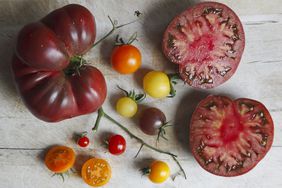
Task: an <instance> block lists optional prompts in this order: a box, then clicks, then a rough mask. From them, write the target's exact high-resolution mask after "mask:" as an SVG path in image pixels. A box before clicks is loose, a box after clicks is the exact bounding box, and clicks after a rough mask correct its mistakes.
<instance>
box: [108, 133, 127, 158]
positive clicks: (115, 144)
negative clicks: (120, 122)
mask: <svg viewBox="0 0 282 188" xmlns="http://www.w3.org/2000/svg"><path fill="white" fill-rule="evenodd" d="M125 148H126V141H125V139H124V138H123V136H121V135H114V136H112V137H111V138H110V139H109V152H110V153H111V154H113V155H120V154H122V153H123V152H124V151H125Z"/></svg>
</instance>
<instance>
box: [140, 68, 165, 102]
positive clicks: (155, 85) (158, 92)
mask: <svg viewBox="0 0 282 188" xmlns="http://www.w3.org/2000/svg"><path fill="white" fill-rule="evenodd" d="M143 88H144V90H145V92H146V93H147V94H148V95H150V96H151V97H153V98H164V97H167V96H169V94H170V81H169V78H168V76H167V75H166V74H165V73H163V72H160V71H151V72H149V73H147V74H146V75H145V77H144V79H143Z"/></svg>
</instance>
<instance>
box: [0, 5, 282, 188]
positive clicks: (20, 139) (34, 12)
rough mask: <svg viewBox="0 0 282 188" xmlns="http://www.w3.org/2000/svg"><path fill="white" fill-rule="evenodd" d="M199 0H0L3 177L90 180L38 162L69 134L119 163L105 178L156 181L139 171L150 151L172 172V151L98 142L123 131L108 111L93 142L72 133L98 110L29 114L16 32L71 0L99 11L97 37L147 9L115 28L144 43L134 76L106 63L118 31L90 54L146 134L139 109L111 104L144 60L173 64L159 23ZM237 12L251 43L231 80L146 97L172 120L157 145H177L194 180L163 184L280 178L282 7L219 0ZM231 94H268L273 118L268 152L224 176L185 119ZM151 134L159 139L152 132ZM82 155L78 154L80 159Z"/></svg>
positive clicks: (136, 80) (16, 186)
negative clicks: (194, 152)
mask: <svg viewBox="0 0 282 188" xmlns="http://www.w3.org/2000/svg"><path fill="white" fill-rule="evenodd" d="M196 2H198V1H196V0H190V1H187V0H177V1H175V0H154V1H150V0H143V1H137V0H107V1H103V0H96V1H93V0H86V1H82V0H81V1H79V0H76V1H70V0H62V1H61V0H60V1H56V0H47V1H46V0H38V1H36V0H11V1H9V0H0V59H1V61H0V138H1V142H0V187H7V188H25V187H27V188H33V187H34V188H38V187H40V188H47V187H48V188H49V187H68V188H71V187H88V186H86V185H85V184H83V182H82V180H81V179H80V178H79V177H78V175H77V176H75V175H74V176H73V177H70V178H68V179H67V180H66V181H65V182H64V183H63V182H62V181H61V179H59V178H57V177H54V178H51V173H49V172H48V171H47V170H46V168H45V167H44V165H43V163H42V157H43V156H44V151H45V149H46V148H48V147H49V146H51V145H56V144H64V145H68V146H72V147H74V148H75V149H76V152H77V154H78V158H79V161H80V163H81V162H82V161H84V160H85V159H86V158H88V157H89V155H91V156H99V157H104V158H106V159H107V160H109V162H110V164H111V166H112V168H113V178H112V179H111V182H110V184H109V185H108V186H106V187H115V188H119V187H122V188H124V187H133V186H135V187H136V188H139V187H152V188H153V187H160V186H156V185H153V184H151V183H150V182H149V181H148V180H147V179H146V178H144V177H141V175H140V174H139V172H138V170H137V169H138V168H141V167H143V165H146V164H147V163H148V162H149V161H150V159H152V158H158V159H163V160H167V161H168V162H169V164H170V165H171V168H172V171H173V172H174V173H175V172H176V171H177V167H176V166H175V164H174V162H173V161H171V159H170V158H167V157H166V156H164V155H160V154H158V153H154V152H151V151H148V150H146V149H145V150H144V151H142V153H141V155H140V156H139V158H137V159H133V156H134V155H135V153H136V151H137V150H138V147H136V146H137V145H138V143H136V142H135V141H133V140H130V138H129V137H127V136H126V139H127V141H128V149H127V152H126V154H125V155H123V156H120V157H113V156H111V155H109V154H108V153H106V150H105V149H104V148H103V146H101V144H102V142H101V140H102V139H103V138H105V137H106V136H107V135H108V134H109V133H111V132H114V133H121V134H122V133H123V132H122V131H121V130H120V129H118V128H117V127H115V125H112V124H111V123H110V122H109V121H106V120H103V122H102V125H101V129H100V130H99V132H98V134H97V135H95V136H93V135H91V136H90V137H91V141H92V142H94V144H92V145H91V146H90V148H88V149H87V150H81V149H79V148H77V147H76V144H75V142H74V140H73V134H74V133H75V132H81V131H84V130H87V131H90V130H91V128H92V126H93V122H94V120H95V117H96V114H95V113H94V114H90V115H85V116H81V117H77V118H74V119H71V120H66V121H63V122H60V123H57V124H48V123H45V122H42V121H40V120H38V119H36V118H35V117H33V116H32V115H31V114H30V113H29V112H28V111H27V110H26V108H25V107H24V105H23V103H22V101H21V100H20V98H19V96H18V94H17V92H16V90H15V88H14V85H13V82H12V77H11V74H10V71H9V63H10V60H11V57H12V53H13V49H14V44H15V38H16V34H17V32H18V31H19V29H20V28H21V27H22V26H23V25H24V24H26V23H28V22H32V21H36V20H38V19H39V18H40V17H42V16H44V15H45V14H47V13H48V12H50V11H51V10H53V9H55V8H58V7H61V6H63V5H65V4H68V3H80V4H82V5H85V6H87V7H88V8H89V9H90V10H91V11H92V12H93V14H94V15H95V17H96V21H97V28H98V36H97V37H98V38H100V37H101V36H102V35H103V34H104V33H105V32H107V31H108V30H110V29H111V26H110V23H109V22H108V20H107V15H110V16H111V17H113V18H115V19H117V20H119V21H120V22H121V23H124V22H126V21H128V20H130V19H131V18H133V12H134V11H135V10H137V9H138V10H139V11H141V12H142V13H143V14H144V15H143V18H142V19H141V20H140V21H139V22H138V23H136V24H133V25H130V26H128V28H126V29H123V30H120V31H118V33H119V34H121V35H123V36H129V35H130V34H132V33H133V32H135V31H138V35H139V42H138V43H136V45H137V46H138V47H139V48H140V49H141V50H142V55H143V66H142V69H141V70H140V71H139V72H138V73H137V74H136V75H134V76H120V75H118V74H117V73H115V72H114V71H113V70H112V69H111V68H110V66H109V53H110V51H111V48H112V44H113V43H112V41H113V39H114V36H112V37H111V38H109V39H108V40H106V41H105V42H104V43H103V44H101V45H100V46H98V47H97V48H96V49H93V50H91V51H90V52H89V53H88V54H87V55H86V58H87V60H88V61H89V62H90V63H92V64H93V65H95V66H97V67H98V68H99V69H100V70H101V71H102V72H103V73H104V74H105V76H106V79H107V84H108V88H109V93H108V98H107V100H106V102H105V104H104V109H105V111H107V112H108V113H110V114H112V115H113V116H114V117H115V118H116V119H118V120H119V121H121V122H122V123H124V124H125V125H126V126H127V127H129V128H130V129H131V130H132V131H133V132H134V133H136V134H137V135H139V136H141V137H144V135H143V134H142V133H141V132H140V131H139V130H138V127H137V119H136V118H135V119H133V120H125V119H123V118H121V117H119V116H118V115H116V114H115V112H114V108H113V107H114V104H115V101H116V99H117V98H118V97H119V96H120V94H119V91H118V89H116V85H117V84H119V85H121V86H123V87H125V88H127V89H131V88H136V89H137V90H140V91H142V90H141V86H140V82H141V78H142V76H143V75H144V73H145V72H146V71H147V70H148V69H158V70H166V71H171V72H173V71H174V70H175V67H173V66H172V65H171V64H169V63H168V62H167V60H166V59H165V58H164V57H163V55H162V52H161V48H160V44H161V38H162V33H163V31H164V29H165V27H166V26H167V24H168V23H169V21H170V20H171V19H172V18H173V17H174V16H175V15H177V14H179V13H180V12H181V11H183V10H184V9H185V8H186V7H188V6H190V5H192V4H194V3H196ZM219 2H222V3H226V4H227V5H229V6H230V7H231V8H232V9H234V11H235V12H237V13H238V14H239V16H240V18H241V20H242V22H243V24H244V28H245V32H246V39H247V40H246V50H245V53H244V55H243V59H242V63H241V64H240V67H239V69H238V71H237V73H236V74H235V76H233V77H232V78H231V79H230V80H229V81H228V82H227V83H226V84H224V85H222V86H220V87H218V88H216V89H212V90H209V91H198V90H194V89H192V88H190V87H188V86H183V85H182V84H179V85H177V87H176V89H177V97H176V98H174V99H167V100H153V99H151V98H148V99H147V100H146V103H144V105H143V106H141V109H142V108H144V106H146V105H150V106H157V107H158V108H160V109H162V110H163V111H164V112H165V114H166V115H167V119H170V120H172V122H173V123H174V124H175V126H174V128H172V129H170V130H169V131H168V135H169V139H170V141H169V142H162V143H161V144H160V146H159V147H161V148H165V149H167V150H169V151H172V152H174V153H176V154H178V155H179V158H180V161H181V163H182V164H183V166H184V168H185V170H186V171H187V174H188V180H187V181H185V180H184V179H183V178H177V179H176V181H175V182H173V181H172V180H169V181H168V182H166V183H165V184H164V185H163V186H162V187H166V188H174V187H175V188H176V187H177V188H182V187H183V188H184V187H188V186H189V187H193V188H194V187H207V186H208V187H210V188H213V187H216V188H218V187H244V188H245V187H246V188H247V187H272V188H280V187H282V180H281V175H282V129H281V124H282V116H281V114H282V66H281V63H282V53H281V52H282V35H281V33H282V11H281V1H280V0H271V1H268V0H258V1H256V2H255V3H254V1H253V0H244V1H232V0H221V1H219ZM210 93H212V94H225V95H228V96H232V97H233V98H239V97H248V98H253V99H256V100H259V101H261V102H263V103H264V104H265V105H266V107H267V108H268V109H269V110H270V112H271V115H272V117H273V120H274V123H275V139H274V144H273V147H272V148H271V150H270V152H269V153H268V155H267V156H266V157H265V159H264V160H263V161H262V162H261V163H259V165H258V166H257V167H256V168H255V169H254V170H252V171H251V172H250V173H248V174H246V175H244V176H240V177H236V178H221V177H217V176H214V175H211V174H208V173H207V172H205V171H204V170H202V169H201V167H200V166H199V165H198V164H197V163H196V161H195V160H194V159H193V157H192V156H191V154H190V151H189V149H188V124H189V119H190V116H191V113H192V112H193V109H194V108H195V106H196V105H197V103H198V102H199V101H200V100H201V99H202V98H204V97H205V96H206V95H208V94H210ZM146 140H147V141H148V142H149V143H151V144H155V138H152V137H150V138H147V137H146ZM80 165H81V164H76V168H77V169H79V166H80Z"/></svg>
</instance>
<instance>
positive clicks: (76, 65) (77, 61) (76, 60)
mask: <svg viewBox="0 0 282 188" xmlns="http://www.w3.org/2000/svg"><path fill="white" fill-rule="evenodd" d="M86 64H87V61H86V60H85V59H84V58H83V56H82V55H76V56H73V57H72V58H71V59H70V63H69V66H67V68H65V69H64V73H65V75H68V76H71V75H74V74H78V75H80V69H82V68H83V66H84V65H86Z"/></svg>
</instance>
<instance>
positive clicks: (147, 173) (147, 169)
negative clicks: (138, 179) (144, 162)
mask: <svg viewBox="0 0 282 188" xmlns="http://www.w3.org/2000/svg"><path fill="white" fill-rule="evenodd" d="M140 171H141V173H142V176H147V175H149V174H150V172H151V168H150V167H145V168H141V169H140Z"/></svg>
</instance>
